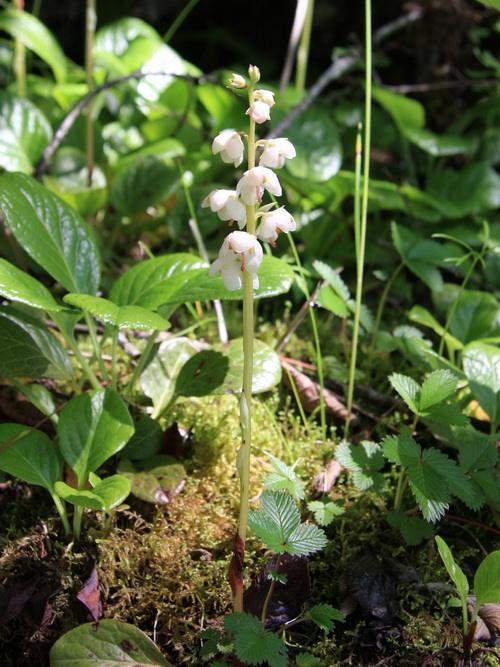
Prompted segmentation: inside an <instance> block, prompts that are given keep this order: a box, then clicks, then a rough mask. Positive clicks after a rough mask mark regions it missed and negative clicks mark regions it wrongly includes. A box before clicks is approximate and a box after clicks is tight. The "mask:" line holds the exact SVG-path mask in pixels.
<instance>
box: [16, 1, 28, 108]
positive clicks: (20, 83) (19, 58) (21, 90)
mask: <svg viewBox="0 0 500 667" xmlns="http://www.w3.org/2000/svg"><path fill="white" fill-rule="evenodd" d="M14 8H15V9H17V10H18V11H21V12H22V11H24V0H14ZM14 74H15V75H16V83H17V94H18V95H19V96H20V97H26V48H25V46H24V44H23V43H22V41H21V40H20V39H19V37H16V38H15V40H14Z"/></svg>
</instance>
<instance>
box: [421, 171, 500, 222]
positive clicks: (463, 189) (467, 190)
mask: <svg viewBox="0 0 500 667" xmlns="http://www.w3.org/2000/svg"><path fill="white" fill-rule="evenodd" d="M428 194H429V195H431V196H432V198H433V200H434V202H435V203H436V205H437V206H439V208H440V210H441V212H442V213H443V215H445V216H446V217H448V218H462V217H464V216H467V215H474V214H480V213H484V212H486V211H489V210H492V209H496V208H498V207H499V205H500V176H499V175H498V174H497V172H496V171H495V170H494V169H493V168H491V167H490V165H489V164H488V163H487V162H477V161H476V162H472V163H470V164H468V165H467V166H465V167H464V168H463V169H461V170H457V171H455V170H452V169H435V170H434V171H433V172H432V174H431V176H430V178H429V184H428Z"/></svg>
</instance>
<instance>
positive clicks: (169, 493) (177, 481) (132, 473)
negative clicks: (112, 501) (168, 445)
mask: <svg viewBox="0 0 500 667" xmlns="http://www.w3.org/2000/svg"><path fill="white" fill-rule="evenodd" d="M118 472H119V473H120V474H121V475H123V476H124V477H126V478H127V479H129V480H130V482H131V484H132V490H131V492H132V494H133V495H134V496H136V497H137V498H139V499H140V500H144V501H145V502H147V503H155V504H159V505H166V504H168V503H169V502H171V501H172V499H173V498H174V497H175V496H176V495H177V494H178V493H180V491H181V490H182V488H183V487H184V484H185V480H186V470H185V468H184V466H183V465H182V464H181V463H179V461H178V460H177V459H174V458H173V457H171V456H166V455H161V454H159V455H156V456H151V457H150V458H148V459H143V460H141V461H135V462H134V464H132V463H131V462H130V461H127V460H123V461H121V462H120V466H119V468H118Z"/></svg>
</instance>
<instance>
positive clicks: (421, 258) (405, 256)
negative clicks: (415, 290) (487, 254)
mask: <svg viewBox="0 0 500 667" xmlns="http://www.w3.org/2000/svg"><path fill="white" fill-rule="evenodd" d="M391 231H392V240H393V242H394V245H395V247H396V249H397V251H398V252H399V254H400V256H401V259H402V260H403V261H404V263H405V265H406V266H407V267H408V268H409V269H410V271H412V272H413V273H414V274H415V275H416V276H417V277H418V278H420V280H422V281H423V282H424V283H425V284H426V285H427V286H428V287H429V288H430V289H431V290H434V291H437V292H439V291H440V290H441V289H442V288H443V279H442V277H441V274H440V272H439V271H438V269H437V268H436V267H437V266H438V265H439V264H441V263H442V262H443V261H444V260H445V259H446V257H447V256H448V255H449V252H448V251H447V250H446V249H445V248H444V247H443V246H442V245H441V244H439V243H436V241H429V240H427V239H422V238H420V237H419V236H418V235H417V234H415V233H414V232H412V231H410V230H409V229H406V227H402V226H401V225H396V223H395V222H393V223H392V225H391Z"/></svg>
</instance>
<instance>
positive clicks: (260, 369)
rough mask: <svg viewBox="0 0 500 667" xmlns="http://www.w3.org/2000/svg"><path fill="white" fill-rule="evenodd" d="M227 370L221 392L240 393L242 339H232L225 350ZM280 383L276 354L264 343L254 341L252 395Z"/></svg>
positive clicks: (279, 365) (278, 363)
mask: <svg viewBox="0 0 500 667" xmlns="http://www.w3.org/2000/svg"><path fill="white" fill-rule="evenodd" d="M225 353H226V355H227V357H228V359H229V369H228V372H227V375H226V377H225V380H224V383H223V385H222V386H221V390H222V391H223V392H224V393H225V392H234V393H239V392H241V387H242V384H243V339H242V338H234V339H233V340H232V341H231V342H230V343H229V345H228V346H227V347H226V348H225ZM280 381H281V362H280V360H279V356H278V355H277V354H276V352H275V351H274V350H273V349H272V348H271V347H269V345H266V344H265V343H263V342H261V341H259V340H255V341H254V353H253V375H252V393H253V394H260V393H262V392H264V391H270V390H271V389H272V388H273V387H275V386H276V385H278V384H279V383H280Z"/></svg>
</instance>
